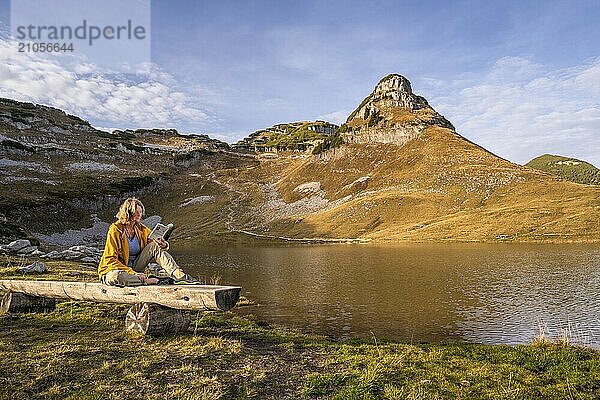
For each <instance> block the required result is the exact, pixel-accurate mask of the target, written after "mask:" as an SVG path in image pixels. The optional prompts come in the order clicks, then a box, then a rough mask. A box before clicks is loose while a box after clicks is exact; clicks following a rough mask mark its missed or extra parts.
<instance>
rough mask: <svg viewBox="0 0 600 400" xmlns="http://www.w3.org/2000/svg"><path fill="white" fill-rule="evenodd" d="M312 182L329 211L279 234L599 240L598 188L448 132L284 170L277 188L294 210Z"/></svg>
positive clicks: (356, 149) (294, 219)
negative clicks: (547, 172)
mask: <svg viewBox="0 0 600 400" xmlns="http://www.w3.org/2000/svg"><path fill="white" fill-rule="evenodd" d="M310 182H313V186H316V185H315V184H314V182H318V183H319V184H318V186H319V188H320V190H322V192H324V196H325V198H327V199H328V200H329V201H330V204H329V205H328V206H327V207H324V208H323V209H322V210H320V211H318V212H314V213H310V214H307V215H292V216H289V217H288V218H287V219H284V220H282V221H281V222H280V223H278V224H276V225H275V226H274V230H275V231H277V232H279V233H281V234H286V235H288V236H295V237H305V236H306V237H337V238H353V237H362V238H370V239H377V240H392V241H405V240H409V241H421V240H478V241H481V240H483V241H496V240H517V241H519V240H527V241H529V240H536V241H537V240H552V241H597V240H599V239H600V231H599V226H598V221H599V217H600V190H599V189H598V188H594V187H590V186H584V185H578V184H574V183H570V182H563V181H559V180H557V179H554V178H552V177H549V176H548V175H545V174H542V173H538V172H537V171H534V170H531V169H528V168H524V167H521V166H519V165H516V164H512V163H510V162H508V161H506V160H503V159H501V158H499V157H496V156H495V155H493V154H491V153H489V152H488V151H486V150H484V149H482V148H481V147H479V146H477V145H475V144H473V143H471V142H469V141H467V140H465V139H464V138H462V137H461V136H459V135H457V134H456V133H455V132H453V131H452V130H450V129H446V128H439V127H431V128H428V129H426V130H425V131H424V132H423V133H422V134H421V135H420V136H419V137H417V138H415V139H413V140H411V141H409V142H407V143H406V144H405V145H403V146H396V145H382V144H373V145H368V144H360V145H347V146H342V147H341V148H339V149H336V150H335V153H334V152H330V153H328V154H327V155H326V156H323V157H320V158H318V157H315V158H312V159H310V160H307V161H305V162H304V163H302V164H301V165H300V166H294V167H290V169H289V170H288V171H287V175H285V176H284V177H283V178H282V179H280V180H279V181H278V184H277V188H278V191H279V193H280V194H281V196H282V198H283V199H285V200H286V201H287V202H298V201H300V200H301V198H302V196H303V195H304V194H303V193H302V192H301V191H299V190H298V187H302V185H305V186H306V184H307V183H310ZM315 195H316V194H315V193H314V192H313V193H308V194H305V197H310V196H315ZM335 201H338V203H339V204H336V203H335Z"/></svg>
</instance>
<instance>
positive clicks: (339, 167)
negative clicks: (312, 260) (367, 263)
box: [0, 74, 600, 246]
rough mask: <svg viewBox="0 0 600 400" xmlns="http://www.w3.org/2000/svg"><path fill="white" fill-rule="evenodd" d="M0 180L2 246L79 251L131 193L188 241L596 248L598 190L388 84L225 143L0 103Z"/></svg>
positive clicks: (393, 78) (403, 82) (403, 84)
mask: <svg viewBox="0 0 600 400" xmlns="http://www.w3.org/2000/svg"><path fill="white" fill-rule="evenodd" d="M267 153H268V154H269V157H265V155H266V154H267ZM0 180H1V181H2V184H3V189H4V188H5V189H4V190H3V191H2V192H0V214H1V215H0V236H1V237H2V238H0V242H5V243H8V242H10V241H11V240H13V239H15V238H18V237H21V238H23V237H27V238H29V239H30V240H34V239H38V240H39V241H41V242H42V245H43V244H44V243H46V242H52V241H54V242H55V243H58V242H59V241H58V240H57V237H58V236H60V239H61V240H60V241H62V242H64V243H69V246H73V245H89V241H87V242H86V243H79V242H74V241H73V240H71V237H79V236H77V235H75V233H76V232H79V233H82V232H84V233H85V232H88V231H90V230H92V229H93V228H94V227H97V226H100V225H102V226H106V225H105V224H108V223H110V222H112V221H113V220H114V215H115V211H116V207H117V206H118V204H119V203H120V202H121V201H122V200H123V199H124V198H126V197H128V196H131V195H135V196H138V197H140V198H141V199H142V200H143V201H144V204H145V205H146V210H147V212H148V213H149V215H155V216H156V215H159V216H162V217H163V219H164V220H166V221H168V222H170V223H173V224H174V225H175V226H176V229H175V231H174V234H173V236H172V240H173V241H178V240H181V243H186V244H189V245H193V244H194V243H195V242H206V241H208V242H211V241H212V242H218V243H220V244H222V243H223V242H224V241H226V240H235V241H238V240H250V239H248V238H256V237H258V238H261V239H260V240H263V239H267V240H274V239H278V240H279V239H283V240H304V241H307V240H328V241H330V240H359V241H364V240H373V241H393V242H405V241H411V242H415V241H416V242H419V241H485V242H497V241H513V242H599V241H600V226H599V225H598V223H597V221H598V220H599V219H600V207H598V198H600V187H598V186H590V185H581V184H577V183H573V182H568V181H564V180H561V179H560V178H558V177H555V176H552V175H549V174H547V173H544V172H541V171H537V170H535V169H532V168H527V167H525V166H521V165H517V164H514V163H511V162H509V161H507V160H504V159H502V158H499V157H497V156H495V155H494V154H492V153H490V152H489V151H487V150H485V149H484V148H482V147H480V146H478V145H477V144H475V143H472V142H470V141H469V140H466V139H465V138H464V137H462V136H461V135H460V134H459V133H458V132H456V130H455V129H454V127H453V126H452V124H451V123H450V122H449V121H448V120H446V118H444V117H443V116H442V115H440V114H439V113H438V112H437V111H435V110H434V109H433V108H432V107H431V106H430V105H429V103H428V102H427V100H426V99H425V98H424V97H421V96H418V95H416V94H414V93H413V91H412V87H411V84H410V82H409V81H408V80H407V79H406V78H404V77H402V76H401V75H398V74H392V75H388V76H386V77H385V78H383V79H382V80H381V81H380V82H379V83H378V84H377V85H376V86H375V88H374V90H373V91H372V93H370V94H369V95H368V96H367V97H366V98H365V99H364V101H363V102H362V103H361V104H360V105H359V106H358V107H357V108H356V110H355V111H354V112H353V113H352V114H351V115H349V117H348V119H347V120H346V123H344V124H343V125H342V126H340V127H339V129H338V127H337V126H335V125H333V124H330V123H327V122H325V121H312V122H311V121H302V122H294V123H289V124H278V125H275V126H273V127H271V128H267V129H263V130H260V131H257V132H254V133H252V134H250V135H249V137H247V138H246V139H244V140H242V141H240V142H239V143H238V144H237V145H233V146H229V145H227V144H226V143H223V142H218V141H215V140H214V139H210V138H208V137H207V136H205V135H184V134H179V133H178V132H177V131H175V130H163V129H153V130H121V131H115V132H113V133H108V132H102V131H99V130H97V129H95V128H93V127H92V126H90V125H89V124H88V123H87V122H85V121H84V120H83V119H81V118H79V117H74V116H69V115H67V114H65V113H64V112H62V111H60V110H57V109H52V108H49V107H43V106H37V105H33V104H29V103H20V102H15V101H13V100H8V99H6V100H0ZM57 235H58V236H57ZM66 236H69V237H66ZM80 236H81V235H80ZM81 237H83V236H81ZM94 237H95V236H94ZM67 239H69V240H67ZM252 240H255V239H252Z"/></svg>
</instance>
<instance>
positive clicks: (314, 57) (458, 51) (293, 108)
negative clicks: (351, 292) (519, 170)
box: [0, 0, 600, 166]
mask: <svg viewBox="0 0 600 400" xmlns="http://www.w3.org/2000/svg"><path fill="white" fill-rule="evenodd" d="M15 1H18V0H15ZM65 1H66V0H65ZM131 3H135V4H139V5H140V7H143V6H147V5H148V4H149V3H150V2H149V1H148V0H132V1H131ZM54 4H56V5H57V7H59V6H60V4H61V1H60V0H57V1H56V2H55V3H54ZM90 4H92V6H90V7H91V8H90V10H92V11H93V4H94V2H90ZM8 10H9V4H8V2H7V1H6V0H3V3H2V7H1V8H0V21H1V23H2V25H3V26H2V28H3V30H4V32H5V33H4V35H3V39H2V41H1V42H0V61H1V62H0V96H4V97H10V98H15V99H19V100H26V101H34V102H38V103H43V104H49V105H53V106H56V107H59V108H61V109H64V110H65V111H67V112H70V113H74V114H76V115H79V116H81V117H83V118H85V119H87V120H89V121H90V122H91V123H92V124H93V125H95V126H98V127H103V128H140V127H145V128H153V127H164V128H176V129H178V130H179V131H180V132H183V133H191V132H197V133H207V134H209V135H210V136H212V137H215V138H218V139H221V140H224V141H227V142H230V143H231V142H235V141H237V140H239V139H241V138H242V137H244V136H246V135H248V134H249V133H251V132H253V131H254V130H257V129H260V128H264V127H268V126H271V125H273V124H276V123H280V122H290V121H297V120H313V119H317V118H318V119H326V120H329V121H332V122H336V123H340V122H343V120H345V118H346V117H347V115H348V114H349V113H350V112H351V111H352V110H353V109H354V108H355V107H356V106H357V105H358V104H359V103H360V101H361V100H362V99H363V98H364V97H366V96H367V95H368V94H369V93H370V92H371V91H372V90H373V87H374V86H375V84H376V83H377V81H378V80H379V79H380V78H381V77H383V76H385V75H387V74H389V73H400V74H402V75H404V76H406V77H407V78H408V79H409V80H410V81H411V82H412V86H413V89H414V91H415V92H416V93H417V94H420V95H422V96H424V97H426V98H427V99H428V100H429V102H430V104H431V105H432V106H433V107H434V108H435V109H436V110H438V111H439V112H440V113H442V114H443V115H445V116H446V117H447V118H448V119H449V120H450V121H451V122H452V123H453V124H454V125H455V126H456V128H457V131H458V132H459V133H460V134H462V135H463V136H465V137H467V138H469V139H470V140H473V141H475V142H477V143H478V144H480V145H482V146H484V147H486V148H487V149H489V150H491V151H493V152H494V153H496V154H498V155H500V156H502V157H504V158H507V159H509V160H511V161H515V162H519V163H524V162H527V161H528V160H529V159H531V158H533V157H535V156H537V155H540V154H543V153H553V154H562V155H568V156H573V157H578V158H582V159H585V160H587V161H590V162H592V163H594V164H595V165H597V166H600V151H599V150H600V139H599V137H600V136H599V135H600V46H598V44H597V38H598V37H600V26H599V24H598V23H597V21H598V20H599V19H600V2H599V1H502V2H491V1H489V2H488V1H420V2H415V1H373V2H365V1H356V2H355V1H302V2H299V1H220V2H216V1H202V0H199V1H191V0H179V1H177V0H175V1H173V0H171V1H167V0H154V1H152V2H151V18H152V25H151V39H152V40H151V54H152V56H151V63H146V64H144V65H141V66H139V67H137V68H135V73H134V74H119V73H115V72H112V71H109V70H108V69H106V68H104V67H102V66H99V65H96V64H94V63H90V62H86V61H85V60H83V61H82V60H71V62H69V63H66V62H64V61H60V60H57V59H56V58H49V57H43V56H39V55H27V56H26V57H24V56H23V55H22V54H16V53H15V52H14V41H13V40H11V39H10V38H9V37H8V34H7V33H6V32H7V29H8V28H7V26H8V20H9V15H10V14H9V11H8ZM65 12H68V10H65ZM115 12H116V11H115ZM2 58H3V59H4V60H2Z"/></svg>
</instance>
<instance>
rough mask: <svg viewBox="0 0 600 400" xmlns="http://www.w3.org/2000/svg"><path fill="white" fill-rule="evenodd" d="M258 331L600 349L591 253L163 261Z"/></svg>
mask: <svg viewBox="0 0 600 400" xmlns="http://www.w3.org/2000/svg"><path fill="white" fill-rule="evenodd" d="M175 256H176V257H177V259H178V261H179V262H180V264H181V265H183V266H185V267H186V269H187V270H189V271H190V272H192V273H193V274H195V275H202V276H207V277H210V276H212V275H214V274H218V275H220V276H221V277H222V282H223V283H228V284H238V285H241V286H242V294H243V295H244V296H246V297H248V298H250V299H252V300H254V301H255V302H257V303H258V304H259V306H255V307H249V308H246V309H238V310H237V312H240V313H252V314H255V315H257V316H259V317H260V318H261V319H264V320H267V321H270V322H274V323H278V324H283V325H287V326H293V327H297V328H300V329H302V330H304V331H307V332H315V333H320V334H325V335H328V336H331V337H335V338H340V339H343V338H350V337H371V336H373V335H375V336H376V337H378V338H384V337H385V338H393V339H399V340H414V341H435V340H448V339H449V340H466V341H470V342H483V343H506V344H517V343H527V342H530V341H531V340H532V339H533V338H534V337H535V336H537V335H539V333H540V330H542V331H544V333H545V335H546V336H548V337H551V338H557V337H560V336H561V335H564V334H565V333H567V334H568V335H569V338H570V339H571V340H573V341H576V342H579V343H583V344H587V345H592V346H595V347H598V346H600V321H599V319H598V318H599V317H600V246H585V245H514V244H507V245H482V244H435V245H429V244H418V245H395V246H377V245H319V246H298V247H253V248H247V247H223V248H216V247H211V248H199V249H195V250H194V251H186V252H183V251H175Z"/></svg>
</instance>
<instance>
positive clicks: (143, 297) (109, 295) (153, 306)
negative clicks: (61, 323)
mask: <svg viewBox="0 0 600 400" xmlns="http://www.w3.org/2000/svg"><path fill="white" fill-rule="evenodd" d="M0 290H3V291H7V292H8V293H7V294H6V295H5V296H4V298H3V299H2V302H1V303H0V312H1V313H3V314H4V313H18V312H50V311H52V310H54V308H55V304H56V299H70V300H85V301H95V302H109V303H124V304H133V306H132V307H131V308H130V309H129V311H128V312H127V316H126V317H125V329H126V330H127V331H132V332H139V333H142V334H144V335H158V334H162V333H166V332H180V331H185V330H186V329H187V328H188V327H189V324H190V310H230V309H232V308H233V307H235V304H236V303H237V301H238V299H239V297H240V291H241V287H239V286H217V285H148V286H131V287H117V286H107V285H103V284H101V283H95V282H94V283H91V282H64V281H28V280H0Z"/></svg>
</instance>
